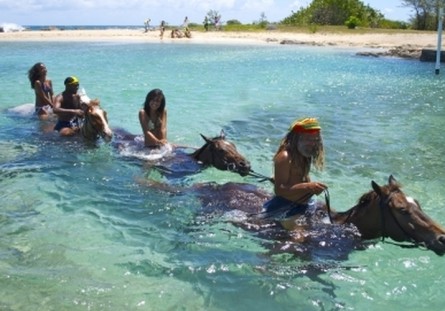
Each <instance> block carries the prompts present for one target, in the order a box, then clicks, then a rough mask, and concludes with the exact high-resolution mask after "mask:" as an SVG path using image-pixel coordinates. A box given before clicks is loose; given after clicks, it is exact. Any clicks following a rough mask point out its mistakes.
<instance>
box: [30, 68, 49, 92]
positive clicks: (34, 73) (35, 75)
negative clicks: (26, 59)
mask: <svg viewBox="0 0 445 311" xmlns="http://www.w3.org/2000/svg"><path fill="white" fill-rule="evenodd" d="M42 66H45V64H44V63H41V62H39V63H35V64H34V66H32V67H31V69H29V70H28V79H29V82H31V88H32V89H33V88H34V84H35V83H36V81H37V80H39V78H40V67H42Z"/></svg>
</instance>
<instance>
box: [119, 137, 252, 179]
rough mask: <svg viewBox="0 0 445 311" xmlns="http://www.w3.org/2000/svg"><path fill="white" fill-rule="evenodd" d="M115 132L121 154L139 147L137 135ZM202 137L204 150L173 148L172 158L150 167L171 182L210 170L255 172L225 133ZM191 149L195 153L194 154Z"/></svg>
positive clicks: (157, 162)
mask: <svg viewBox="0 0 445 311" xmlns="http://www.w3.org/2000/svg"><path fill="white" fill-rule="evenodd" d="M115 132H116V135H115V137H116V147H117V148H118V149H120V150H121V151H122V150H128V149H130V147H131V146H133V145H135V144H136V142H135V138H136V137H137V136H136V135H133V134H130V133H128V132H126V131H125V130H123V129H120V128H118V129H115ZM200 135H201V137H202V138H203V139H204V142H205V143H204V145H202V146H201V147H200V148H197V149H195V148H190V147H184V146H173V151H172V152H171V153H170V154H169V155H167V156H165V157H163V158H161V159H157V160H156V162H153V163H149V164H148V167H149V168H153V169H156V170H158V171H159V172H161V173H162V174H163V175H165V176H166V177H169V178H182V177H185V176H187V175H191V174H196V173H198V172H200V171H201V170H202V169H205V168H207V167H210V166H213V167H215V168H217V169H219V170H221V171H231V172H235V173H238V174H240V175H241V176H246V175H248V174H249V172H250V171H251V168H250V163H249V161H248V160H247V159H246V158H245V157H244V156H243V155H242V154H240V153H239V152H238V150H237V148H236V146H235V144H233V143H232V142H230V141H228V140H226V136H225V133H224V131H221V132H220V134H219V136H216V137H213V138H208V137H206V136H204V135H202V134H200ZM190 149H194V151H193V152H191V153H190ZM143 151H146V152H147V153H148V152H151V150H150V149H147V148H143Z"/></svg>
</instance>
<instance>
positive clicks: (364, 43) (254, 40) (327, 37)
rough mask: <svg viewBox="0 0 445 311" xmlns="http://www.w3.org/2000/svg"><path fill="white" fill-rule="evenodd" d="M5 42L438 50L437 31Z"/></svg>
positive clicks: (61, 33) (133, 32)
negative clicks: (313, 46)
mask: <svg viewBox="0 0 445 311" xmlns="http://www.w3.org/2000/svg"><path fill="white" fill-rule="evenodd" d="M2 41H3V42H5V41H121V42H160V41H162V42H165V43H175V42H181V43H184V42H190V43H196V44H202V43H212V44H281V43H284V42H286V43H289V44H302V45H315V46H328V47H351V48H371V49H377V48H380V49H391V48H395V47H401V46H403V47H410V48H413V49H422V48H435V47H436V45H437V34H436V33H435V32H425V33H423V32H419V33H416V32H403V31H401V32H400V33H365V34H363V33H357V34H350V33H344V34H338V33H323V32H317V33H298V32H282V31H263V32H226V31H221V32H199V31H194V32H192V38H190V39H188V38H181V39H178V38H176V39H172V38H170V32H169V31H166V32H165V34H164V38H163V39H162V40H161V39H160V37H159V31H157V30H154V31H149V32H147V33H144V32H143V30H142V29H140V30H139V29H107V30H47V31H21V32H6V33H0V42H2Z"/></svg>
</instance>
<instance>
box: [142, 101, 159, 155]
mask: <svg viewBox="0 0 445 311" xmlns="http://www.w3.org/2000/svg"><path fill="white" fill-rule="evenodd" d="M139 122H140V124H141V128H142V133H143V134H144V145H145V146H147V147H156V146H159V145H161V144H162V142H161V141H160V140H159V139H158V138H157V137H156V136H155V135H154V134H153V132H152V131H151V130H150V129H149V128H148V116H147V114H146V113H145V111H144V109H141V110H139Z"/></svg>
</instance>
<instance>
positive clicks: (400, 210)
mask: <svg viewBox="0 0 445 311" xmlns="http://www.w3.org/2000/svg"><path fill="white" fill-rule="evenodd" d="M398 211H399V212H400V213H401V214H403V215H409V210H408V209H406V208H404V207H402V208H398Z"/></svg>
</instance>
